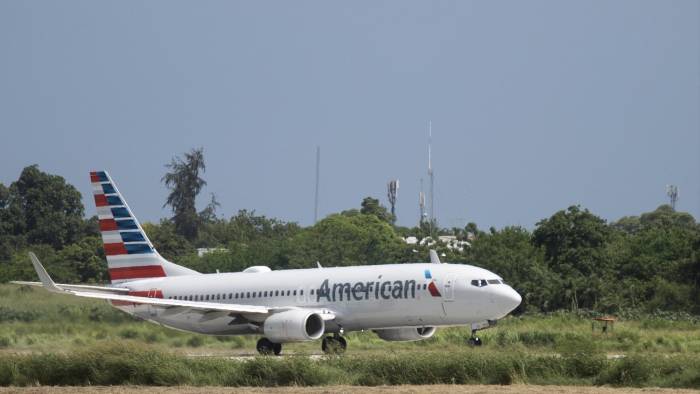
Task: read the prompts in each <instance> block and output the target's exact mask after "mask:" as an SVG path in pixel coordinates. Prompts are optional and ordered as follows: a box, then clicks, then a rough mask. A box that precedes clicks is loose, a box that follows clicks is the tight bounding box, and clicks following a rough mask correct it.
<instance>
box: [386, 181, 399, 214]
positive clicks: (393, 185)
mask: <svg viewBox="0 0 700 394" xmlns="http://www.w3.org/2000/svg"><path fill="white" fill-rule="evenodd" d="M398 193H399V180H398V179H394V180H391V181H389V183H388V184H387V194H386V196H387V198H388V199H389V204H390V205H391V216H392V217H393V219H394V220H396V211H395V207H396V196H397V195H398Z"/></svg>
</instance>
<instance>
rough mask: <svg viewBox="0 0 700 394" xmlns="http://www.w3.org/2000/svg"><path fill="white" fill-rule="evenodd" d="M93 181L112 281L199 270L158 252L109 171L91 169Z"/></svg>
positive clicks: (194, 272) (184, 273)
mask: <svg viewBox="0 0 700 394" xmlns="http://www.w3.org/2000/svg"><path fill="white" fill-rule="evenodd" d="M90 181H91V182H92V188H93V193H94V195H95V205H96V206H97V217H98V219H99V221H100V232H101V233H102V242H103V243H104V249H105V255H106V256H107V268H108V269H109V277H110V279H111V281H112V283H120V282H126V281H130V280H136V279H145V278H158V277H163V276H178V275H193V274H197V273H198V272H197V271H193V270H191V269H189V268H185V267H182V266H179V265H177V264H173V263H171V262H169V261H168V260H166V259H164V258H163V257H162V256H161V255H160V254H158V252H157V251H156V250H155V248H154V247H153V244H152V243H151V241H150V240H149V239H148V236H147V235H146V233H145V232H144V231H143V229H142V228H141V225H140V224H139V222H138V220H136V217H135V216H134V214H133V213H132V212H131V209H130V208H129V206H128V205H127V204H126V201H125V200H124V198H123V197H122V195H121V193H119V190H118V189H117V186H116V185H115V184H114V182H113V181H112V178H111V177H110V176H109V174H107V171H92V172H90Z"/></svg>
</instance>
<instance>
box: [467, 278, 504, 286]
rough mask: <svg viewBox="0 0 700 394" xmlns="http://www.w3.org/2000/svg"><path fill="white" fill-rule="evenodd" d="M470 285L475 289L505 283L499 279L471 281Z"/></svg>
mask: <svg viewBox="0 0 700 394" xmlns="http://www.w3.org/2000/svg"><path fill="white" fill-rule="evenodd" d="M471 284H472V286H475V287H485V286H488V285H505V284H506V282H504V281H502V280H500V279H473V280H472V282H471Z"/></svg>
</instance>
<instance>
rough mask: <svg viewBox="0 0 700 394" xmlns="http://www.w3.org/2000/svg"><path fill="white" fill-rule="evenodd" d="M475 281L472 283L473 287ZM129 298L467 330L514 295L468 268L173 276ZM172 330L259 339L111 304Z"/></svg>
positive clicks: (245, 320)
mask: <svg viewBox="0 0 700 394" xmlns="http://www.w3.org/2000/svg"><path fill="white" fill-rule="evenodd" d="M474 281H476V282H474ZM120 286H121V287H127V288H129V289H130V290H131V292H133V293H134V294H139V295H142V296H149V297H162V298H166V299H168V298H173V299H181V300H191V301H204V302H214V303H224V304H245V305H262V306H266V307H270V308H275V307H289V306H293V307H297V308H305V309H310V310H314V311H318V312H319V313H324V312H328V313H332V314H334V315H335V319H333V320H332V321H330V322H328V324H327V325H326V332H337V331H340V330H341V329H342V330H344V331H357V330H368V329H381V328H394V327H426V326H447V325H468V324H473V323H479V322H484V321H489V320H491V321H493V320H497V319H500V318H502V317H504V316H505V315H507V314H508V313H509V312H510V311H512V310H513V309H515V308H516V307H517V306H518V305H519V304H520V301H521V298H520V295H518V293H517V292H515V290H513V289H512V288H511V287H510V286H508V285H506V284H504V283H502V280H501V278H500V277H499V276H497V275H496V274H494V273H492V272H490V271H487V270H484V269H481V268H478V267H474V266H469V265H456V264H389V265H370V266H354V267H337V268H314V269H294V270H279V271H269V272H240V273H222V274H204V275H201V274H200V275H185V276H173V277H165V278H157V279H145V280H138V281H131V282H125V283H121V284H120ZM115 306H117V307H118V308H120V309H122V310H124V311H126V312H128V313H132V314H134V315H136V316H138V317H141V318H144V319H147V320H150V321H154V322H157V323H160V324H163V325H166V326H169V327H172V328H177V329H181V330H186V331H193V332H198V333H205V334H213V335H235V334H255V333H260V329H259V327H260V323H261V321H260V320H257V319H259V317H256V316H255V315H245V314H233V315H232V314H227V313H220V312H218V313H211V314H204V315H203V314H202V313H198V312H196V311H183V312H182V313H178V311H177V310H176V308H175V310H173V311H171V310H167V309H166V310H164V309H160V308H153V307H150V306H148V305H143V304H125V303H121V304H120V305H116V304H115Z"/></svg>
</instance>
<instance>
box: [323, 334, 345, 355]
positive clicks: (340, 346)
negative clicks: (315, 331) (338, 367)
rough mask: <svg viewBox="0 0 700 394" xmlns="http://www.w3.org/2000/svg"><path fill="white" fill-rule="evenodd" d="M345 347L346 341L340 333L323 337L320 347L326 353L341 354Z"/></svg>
mask: <svg viewBox="0 0 700 394" xmlns="http://www.w3.org/2000/svg"><path fill="white" fill-rule="evenodd" d="M347 347H348V343H347V341H345V338H343V337H341V336H340V335H334V336H332V337H325V338H323V342H321V349H322V350H323V352H324V353H326V354H343V353H345V349H347Z"/></svg>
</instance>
